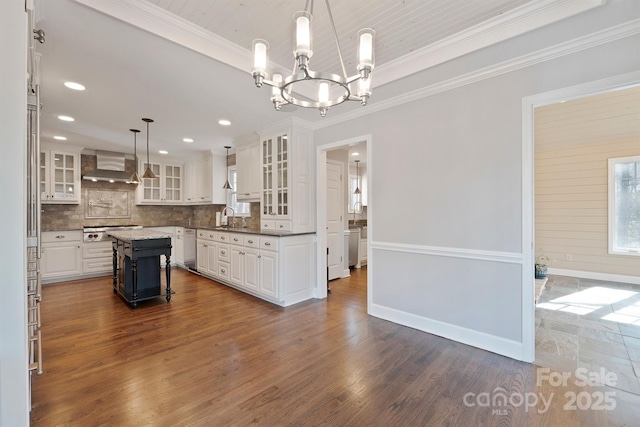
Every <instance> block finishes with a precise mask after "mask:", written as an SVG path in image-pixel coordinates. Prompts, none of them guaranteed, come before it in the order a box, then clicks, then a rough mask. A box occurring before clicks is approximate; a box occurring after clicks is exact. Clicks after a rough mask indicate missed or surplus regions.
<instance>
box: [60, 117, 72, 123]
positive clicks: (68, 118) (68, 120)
mask: <svg viewBox="0 0 640 427" xmlns="http://www.w3.org/2000/svg"><path fill="white" fill-rule="evenodd" d="M58 118H59V119H60V120H62V121H63V122H72V121H74V120H75V119H74V118H73V117H69V116H58Z"/></svg>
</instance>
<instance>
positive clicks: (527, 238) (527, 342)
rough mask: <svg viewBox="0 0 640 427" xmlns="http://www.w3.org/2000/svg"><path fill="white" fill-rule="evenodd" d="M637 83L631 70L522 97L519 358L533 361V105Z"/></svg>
mask: <svg viewBox="0 0 640 427" xmlns="http://www.w3.org/2000/svg"><path fill="white" fill-rule="evenodd" d="M638 84H640V72H632V73H627V74H621V75H617V76H613V77H608V78H605V79H601V80H596V81H592V82H588V83H583V84H579V85H575V86H569V87H565V88H561V89H556V90H552V91H549V92H544V93H540V94H537V95H532V96H527V97H525V98H522V360H523V361H525V362H531V363H533V362H534V361H535V339H536V336H535V304H534V289H535V279H534V274H533V273H534V254H535V250H534V248H535V189H534V182H535V176H534V174H535V168H534V116H533V112H534V110H535V108H536V107H541V106H544V105H549V104H555V103H558V102H561V101H567V100H570V99H576V98H583V97H585V96H591V95H597V94H600V93H604V92H611V91H614V90H620V89H625V88H628V87H631V86H637V85H638Z"/></svg>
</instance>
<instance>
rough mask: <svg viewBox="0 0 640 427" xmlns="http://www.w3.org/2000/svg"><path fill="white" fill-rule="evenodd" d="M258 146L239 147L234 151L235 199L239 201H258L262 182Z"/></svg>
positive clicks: (260, 158)
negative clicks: (235, 173)
mask: <svg viewBox="0 0 640 427" xmlns="http://www.w3.org/2000/svg"><path fill="white" fill-rule="evenodd" d="M260 148H261V147H260V144H253V145H250V146H247V147H239V148H238V149H237V150H236V171H237V174H238V176H237V181H236V185H237V186H238V188H237V189H236V197H237V199H238V200H240V201H253V200H260V193H261V186H262V181H261V179H260V178H261V177H260V174H261V173H262V168H261V160H262V157H261V154H260V152H261V149H260Z"/></svg>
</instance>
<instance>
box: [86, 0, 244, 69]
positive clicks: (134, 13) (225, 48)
mask: <svg viewBox="0 0 640 427" xmlns="http://www.w3.org/2000/svg"><path fill="white" fill-rule="evenodd" d="M74 1H76V2H77V3H80V4H83V5H85V6H88V7H90V8H92V9H95V10H97V11H99V12H101V13H104V14H105V15H108V16H111V17H113V18H116V19H118V20H120V21H123V22H125V23H127V24H130V25H133V26H135V27H138V28H141V29H143V30H145V31H148V32H149V33H151V34H155V35H157V36H159V37H162V38H164V39H167V40H170V41H172V42H174V43H176V44H179V45H181V46H184V47H186V48H189V49H191V50H193V51H196V52H198V53H201V54H203V55H205V56H208V57H210V58H213V59H215V60H217V61H220V62H223V63H225V64H227V65H230V66H232V67H234V68H237V69H239V70H242V71H245V72H248V71H249V68H250V66H251V60H252V58H251V52H250V51H249V50H247V49H244V48H242V47H240V46H238V45H236V44H234V43H231V42H229V41H228V40H226V39H223V38H222V37H219V36H217V35H215V34H213V33H212V32H210V31H207V30H205V29H203V28H202V27H199V26H197V25H195V24H193V23H191V22H189V21H187V20H186V19H183V18H181V17H179V16H177V15H174V14H173V13H171V12H168V11H167V10H165V9H162V8H160V7H158V6H156V5H153V4H151V3H148V2H146V1H139V0H74Z"/></svg>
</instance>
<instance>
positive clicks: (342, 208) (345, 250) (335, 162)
mask: <svg viewBox="0 0 640 427" xmlns="http://www.w3.org/2000/svg"><path fill="white" fill-rule="evenodd" d="M327 163H331V164H333V165H336V166H339V167H340V176H341V177H344V176H345V175H347V174H345V164H344V162H341V161H338V160H332V159H327ZM347 168H348V165H347ZM347 172H348V169H347ZM340 181H341V185H340V206H339V208H340V217H341V220H340V226H341V227H342V230H341V231H340V242H339V246H340V248H341V251H340V255H341V257H342V265H341V266H340V275H339V276H338V278H342V277H346V276H345V269H344V259H345V257H347V258H348V255H349V254H348V248H345V246H344V236H343V233H344V223H345V221H347V222H348V221H349V219H348V218H347V217H346V216H345V206H344V181H343V180H342V179H341V180H340ZM325 183H326V181H325ZM326 186H327V184H325V188H326ZM327 206H329V203H327ZM326 227H327V223H326V222H325V230H326ZM327 245H328V242H327Z"/></svg>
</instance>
